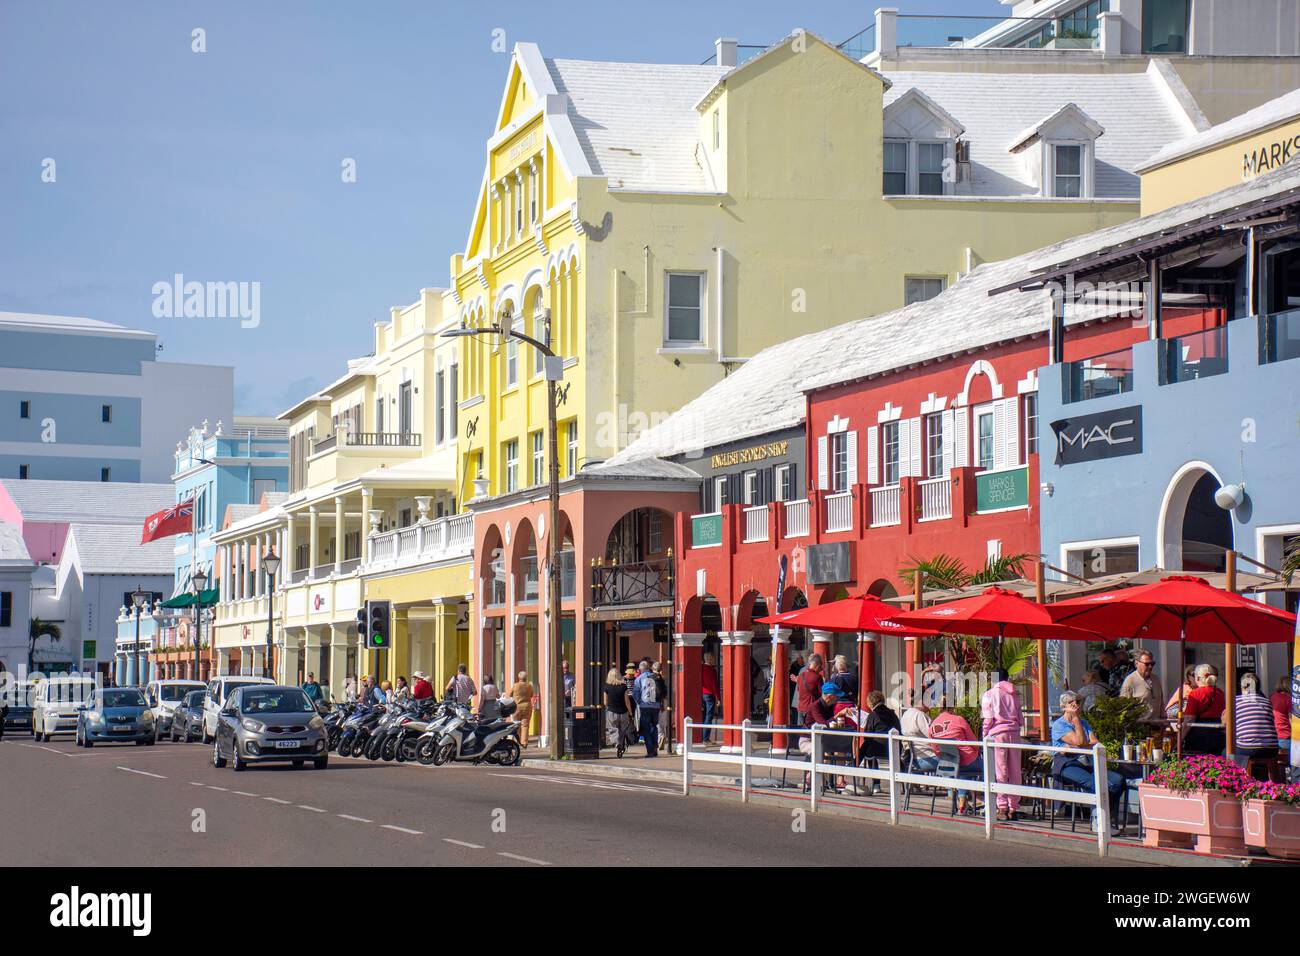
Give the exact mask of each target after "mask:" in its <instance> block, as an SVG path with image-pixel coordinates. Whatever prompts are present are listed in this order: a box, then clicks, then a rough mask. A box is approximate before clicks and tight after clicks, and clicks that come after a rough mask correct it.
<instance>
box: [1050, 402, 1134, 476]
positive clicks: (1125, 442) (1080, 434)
mask: <svg viewBox="0 0 1300 956" xmlns="http://www.w3.org/2000/svg"><path fill="white" fill-rule="evenodd" d="M1052 431H1053V432H1054V433H1055V435H1056V464H1057V465H1076V464H1080V463H1082V462H1085V461H1101V460H1102V459H1105V458H1121V457H1123V456H1124V455H1140V454H1142V406H1141V405H1130V406H1129V407H1127V408H1113V409H1111V410H1110V411H1105V412H1096V413H1095V414H1092V415H1076V416H1074V417H1073V418H1062V419H1061V420H1060V421H1055V422H1052Z"/></svg>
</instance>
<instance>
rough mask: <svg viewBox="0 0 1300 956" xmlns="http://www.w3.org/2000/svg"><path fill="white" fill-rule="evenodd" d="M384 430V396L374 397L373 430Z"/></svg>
mask: <svg viewBox="0 0 1300 956" xmlns="http://www.w3.org/2000/svg"><path fill="white" fill-rule="evenodd" d="M383 430H384V396H382V395H380V396H379V397H378V398H376V399H375V431H377V432H382V431H383Z"/></svg>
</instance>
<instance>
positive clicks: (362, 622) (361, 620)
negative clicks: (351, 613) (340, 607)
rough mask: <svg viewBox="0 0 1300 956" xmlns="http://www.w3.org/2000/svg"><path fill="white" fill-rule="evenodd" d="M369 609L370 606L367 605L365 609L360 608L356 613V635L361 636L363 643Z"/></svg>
mask: <svg viewBox="0 0 1300 956" xmlns="http://www.w3.org/2000/svg"><path fill="white" fill-rule="evenodd" d="M369 608H370V605H369V604H368V603H367V605H366V606H365V607H363V608H360V609H359V610H358V611H357V633H358V634H360V635H361V639H362V640H363V641H364V640H365V639H366V631H367V630H368V628H369V625H368V624H367V621H368V620H369V617H370V611H369Z"/></svg>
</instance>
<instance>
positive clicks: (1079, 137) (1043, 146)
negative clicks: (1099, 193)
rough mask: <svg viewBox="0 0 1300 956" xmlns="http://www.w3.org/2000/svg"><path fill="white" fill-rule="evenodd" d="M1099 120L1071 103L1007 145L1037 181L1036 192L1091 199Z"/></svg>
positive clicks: (1099, 129) (1056, 196) (1044, 194)
mask: <svg viewBox="0 0 1300 956" xmlns="http://www.w3.org/2000/svg"><path fill="white" fill-rule="evenodd" d="M1104 132H1105V130H1104V129H1102V127H1101V124H1100V123H1098V122H1097V121H1096V120H1094V119H1093V118H1092V117H1091V116H1089V115H1088V114H1087V113H1085V112H1084V111H1083V110H1081V109H1080V108H1079V107H1078V106H1076V105H1074V104H1073V103H1066V104H1065V105H1064V106H1063V107H1061V108H1060V109H1059V110H1057V111H1056V112H1055V113H1052V114H1051V115H1050V116H1046V117H1044V118H1043V119H1041V120H1039V121H1038V122H1037V123H1035V124H1034V125H1033V126H1031V127H1029V128H1028V129H1026V130H1024V131H1023V132H1021V133H1020V134H1019V135H1018V136H1017V137H1016V138H1015V139H1014V140H1012V142H1011V145H1010V147H1009V149H1010V152H1012V153H1013V154H1017V155H1019V156H1020V157H1021V158H1022V161H1023V162H1024V163H1025V165H1026V166H1027V168H1028V171H1029V172H1030V174H1031V176H1032V178H1033V179H1035V180H1036V181H1037V183H1038V192H1039V195H1041V196H1045V197H1049V198H1053V199H1091V198H1092V197H1093V179H1094V175H1093V172H1094V169H1095V167H1096V155H1097V148H1096V147H1097V138H1098V137H1100V136H1101V135H1102V134H1103V133H1104Z"/></svg>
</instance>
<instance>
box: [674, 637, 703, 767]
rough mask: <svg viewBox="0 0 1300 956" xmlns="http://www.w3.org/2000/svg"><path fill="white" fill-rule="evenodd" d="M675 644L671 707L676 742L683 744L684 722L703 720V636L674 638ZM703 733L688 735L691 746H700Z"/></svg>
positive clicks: (697, 732)
mask: <svg viewBox="0 0 1300 956" xmlns="http://www.w3.org/2000/svg"><path fill="white" fill-rule="evenodd" d="M673 642H674V644H676V647H675V648H674V653H673V698H672V699H673V702H674V703H673V705H674V707H675V709H676V712H677V716H676V720H677V739H678V740H679V741H680V740H684V739H685V737H684V736H683V734H684V731H683V727H684V725H685V721H686V718H687V717H689V718H691V720H692V721H694V722H695V723H697V724H698V723H699V722H700V721H701V720H702V719H703V711H704V707H703V695H702V694H701V692H700V669H701V667H702V666H703V660H704V635H703V634H686V633H682V634H675V635H673ZM702 739H703V733H702V732H701V731H696V732H695V733H693V734H692V735H691V743H692V744H697V743H700V742H701V741H702Z"/></svg>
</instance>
